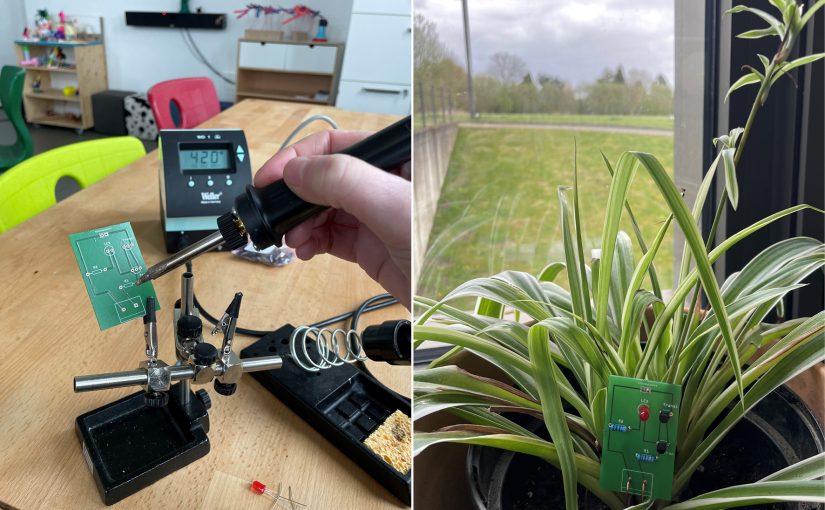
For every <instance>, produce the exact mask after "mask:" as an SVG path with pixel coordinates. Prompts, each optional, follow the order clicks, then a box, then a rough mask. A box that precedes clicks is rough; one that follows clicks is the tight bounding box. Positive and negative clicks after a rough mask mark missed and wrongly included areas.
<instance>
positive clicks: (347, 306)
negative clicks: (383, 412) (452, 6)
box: [0, 100, 410, 510]
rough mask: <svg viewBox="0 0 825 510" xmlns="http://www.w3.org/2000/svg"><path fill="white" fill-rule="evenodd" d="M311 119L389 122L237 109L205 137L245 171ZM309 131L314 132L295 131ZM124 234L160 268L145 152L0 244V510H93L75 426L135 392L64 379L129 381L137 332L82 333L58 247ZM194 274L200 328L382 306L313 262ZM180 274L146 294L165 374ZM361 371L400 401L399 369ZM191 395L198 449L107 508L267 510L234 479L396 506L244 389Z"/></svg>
mask: <svg viewBox="0 0 825 510" xmlns="http://www.w3.org/2000/svg"><path fill="white" fill-rule="evenodd" d="M318 113H325V114H328V115H330V116H332V117H333V118H334V119H335V120H336V121H337V122H338V123H339V126H340V127H341V128H342V129H366V130H378V129H380V128H382V127H384V126H386V125H388V124H390V123H391V122H392V121H394V120H395V118H393V117H390V116H384V115H372V114H359V113H351V112H344V111H341V110H338V109H336V108H331V107H323V106H311V105H299V104H290V103H278V102H270V101H258V100H247V101H244V102H242V103H240V104H238V105H236V106H234V107H232V108H230V109H229V110H227V111H225V112H223V113H221V114H220V115H219V116H217V117H215V118H214V119H211V120H210V121H208V122H207V123H206V124H205V126H206V127H214V128H243V129H244V130H245V132H246V137H247V141H248V143H249V148H250V153H251V157H252V167H253V168H254V169H257V168H258V167H259V166H260V165H262V164H263V163H264V161H266V160H267V159H268V158H269V157H270V156H271V155H272V154H274V153H275V152H276V150H277V149H278V147H279V146H280V144H281V142H282V140H284V139H285V138H286V136H287V135H288V134H289V133H290V131H291V130H292V129H293V128H294V127H295V126H296V125H297V124H298V123H299V122H301V121H302V120H303V119H305V118H307V117H308V116H310V115H314V114H318ZM324 128H325V124H323V123H314V124H313V125H312V126H311V127H310V129H309V130H308V132H309V131H311V130H312V129H314V130H321V129H324ZM302 134H304V135H305V134H306V133H302ZM124 221H130V222H131V223H132V227H133V228H134V231H135V235H136V237H137V240H138V243H139V245H140V247H141V250H142V252H143V255H144V258H145V260H146V262H147V263H148V264H152V263H154V262H157V261H158V260H160V259H161V258H163V257H164V256H165V255H166V254H165V251H164V245H163V235H162V231H161V225H160V218H159V198H158V155H157V154H156V153H154V152H153V153H151V154H149V155H147V156H146V157H144V158H142V159H140V160H139V161H137V162H135V163H134V164H132V165H130V166H129V167H127V168H125V169H123V170H121V171H119V172H117V173H116V174H113V175H111V176H110V177H108V178H106V179H104V180H102V181H101V182H99V183H97V184H95V185H94V186H91V187H89V188H87V189H85V190H83V191H81V192H79V193H77V194H75V195H73V196H71V197H69V198H68V199H66V200H64V201H63V202H60V203H59V204H57V205H56V206H55V207H53V208H52V209H50V210H48V211H46V212H44V213H42V214H40V215H38V216H36V217H34V218H32V219H31V220H29V221H27V222H25V223H23V224H21V225H19V226H17V227H15V228H14V229H12V230H10V231H8V232H6V233H5V234H3V235H2V236H0V351H1V352H2V354H0V507H4V504H5V505H10V506H12V507H17V508H26V509H28V508H50V509H51V508H94V507H102V506H103V503H102V501H101V499H100V495H99V494H98V491H97V487H96V486H95V483H94V480H93V479H92V476H91V475H90V473H89V469H88V468H87V467H86V464H85V462H84V460H83V457H82V455H81V449H80V443H79V441H78V439H77V437H76V435H75V430H74V422H75V418H76V417H77V416H78V415H80V414H82V413H85V412H87V411H90V410H92V409H95V408H97V407H99V406H101V405H104V404H106V403H108V402H111V401H113V400H115V399H118V398H121V397H123V396H125V395H128V394H130V393H132V392H134V391H135V388H123V389H119V390H105V391H95V392H90V393H80V394H75V393H74V392H73V390H72V378H73V377H74V376H75V375H82V374H94V373H103V372H115V371H121V370H133V369H135V368H137V365H138V362H140V361H141V360H143V359H145V353H144V340H143V325H142V323H141V321H139V320H137V321H132V322H130V323H128V324H124V325H120V326H118V327H115V328H111V329H109V330H107V331H103V332H101V331H100V330H99V329H98V326H97V322H96V321H95V317H94V314H93V312H92V308H91V305H90V304H89V299H88V297H87V295H86V290H85V288H84V285H83V280H82V279H81V277H80V274H79V271H78V268H77V263H76V261H75V259H74V256H73V254H72V249H71V246H70V244H69V241H68V235H69V234H71V233H73V232H79V231H83V230H88V229H92V228H96V227H101V226H105V225H111V224H115V223H120V222H124ZM194 271H195V276H196V281H195V290H196V293H197V295H198V299H199V300H200V301H201V303H202V304H203V306H205V307H206V309H207V310H208V311H209V312H210V313H212V314H220V313H221V311H222V309H223V308H225V307H226V305H227V303H228V302H229V301H230V300H231V298H232V295H233V294H234V293H235V292H236V291H239V290H240V291H243V293H244V301H243V306H242V308H241V316H240V320H239V324H240V325H242V326H245V327H251V328H254V329H275V328H276V327H278V326H280V325H282V324H284V323H286V322H290V323H292V324H296V325H298V324H307V323H311V322H314V321H316V320H319V319H322V318H326V317H330V316H332V315H337V314H338V313H341V312H344V311H348V310H351V309H353V308H355V307H356V306H357V305H358V304H359V303H360V302H361V301H362V300H364V299H366V298H368V297H370V296H373V295H375V294H378V293H381V292H383V290H382V289H381V287H380V286H379V285H378V284H376V283H375V282H373V281H372V280H371V279H370V278H369V277H368V276H367V275H366V274H364V272H363V271H361V269H360V268H359V267H358V266H356V265H354V264H350V263H347V262H343V261H341V260H338V259H336V258H333V257H331V256H328V255H324V256H320V257H316V258H314V259H312V260H311V261H309V262H302V261H299V260H296V261H295V262H292V263H291V264H289V265H288V266H286V267H282V268H269V267H266V266H263V265H260V264H253V263H250V262H247V261H243V260H240V259H238V258H237V257H233V256H231V255H229V254H225V253H208V254H206V255H204V256H201V257H200V258H198V259H196V260H195V263H194ZM180 273H181V270H178V271H175V272H174V273H170V274H169V275H167V276H164V277H162V278H161V279H159V280H157V281H156V282H155V289H156V291H157V295H158V299H159V301H160V304H161V306H162V310H161V311H160V312H159V315H158V321H159V333H160V358H161V359H163V360H165V361H167V362H172V361H174V360H175V354H174V345H173V336H172V319H171V309H172V305H173V303H174V301H175V299H177V297H179V292H180ZM407 313H408V312H407V311H406V310H405V309H403V308H402V307H401V306H400V305H396V306H393V307H390V308H387V309H383V310H380V311H376V312H372V313H369V314H366V315H365V316H364V318H363V319H362V321H361V322H362V324H361V326H362V327H363V326H366V325H369V324H374V323H378V322H381V321H384V320H388V319H392V318H399V317H404V316H406V315H407ZM253 341H254V339H252V338H250V337H245V336H238V337H236V340H235V347H236V349H237V350H238V351H240V350H241V349H242V348H244V347H246V346H247V345H249V344H251V343H252V342H253ZM368 365H369V368H370V370H372V371H373V373H374V374H375V375H376V376H377V377H378V378H379V379H380V380H381V381H382V382H384V383H386V384H387V385H388V386H389V387H391V388H393V389H394V390H396V391H398V392H400V393H402V394H404V395H407V396H409V395H410V371H409V368H408V367H391V366H389V365H386V364H378V363H372V362H369V363H368ZM205 387H207V389H208V391H209V392H210V395H211V396H212V401H213V405H212V409H211V410H210V412H209V415H210V422H211V430H210V432H209V438H210V442H211V445H212V451H211V452H210V453H209V454H208V455H207V456H206V457H204V458H202V459H200V460H198V461H196V462H194V463H193V464H191V465H189V466H187V467H186V468H183V469H181V470H179V471H176V472H175V473H174V474H172V475H171V476H168V477H166V478H164V479H163V480H161V481H159V482H157V483H155V484H154V485H152V486H150V487H148V488H146V489H144V490H142V491H140V492H138V493H137V494H135V495H133V496H130V497H128V498H126V499H125V500H123V501H121V502H120V503H118V504H117V505H116V506H118V507H121V508H132V507H137V508H182V509H185V508H240V507H242V508H246V509H249V510H252V509H256V508H261V509H265V508H270V507H271V506H272V501H271V500H269V499H267V498H266V497H265V496H257V495H255V494H253V493H252V492H250V491H249V490H248V488H247V486H246V483H245V481H247V480H251V479H257V480H260V481H262V482H263V483H265V484H267V485H268V486H269V487H272V488H275V487H277V486H278V484H279V483H280V484H282V486H283V487H284V488H286V487H287V486H289V487H291V489H292V494H293V497H294V499H295V500H297V501H299V502H301V503H305V504H308V505H309V508H317V509H324V508H336V509H345V508H352V509H364V508H396V507H402V506H403V505H401V504H400V503H399V502H398V500H396V499H395V498H394V497H393V496H392V495H391V494H390V493H389V492H388V491H386V490H385V489H384V488H383V487H382V486H381V485H379V484H378V483H377V482H375V481H374V480H373V479H372V478H371V477H369V476H368V475H367V474H366V473H365V472H364V471H362V470H361V469H360V468H359V467H358V466H357V465H356V464H355V463H354V462H352V461H351V460H350V459H349V458H347V457H346V456H345V455H344V454H342V453H341V452H339V451H338V450H337V449H336V448H335V447H334V446H332V445H331V444H330V443H329V442H327V441H326V440H325V439H324V438H323V437H322V436H320V435H319V434H318V433H317V432H315V430H314V429H312V428H311V427H310V426H309V425H307V424H306V423H304V422H303V421H302V420H301V419H300V418H299V417H298V416H297V415H295V414H294V413H293V412H292V411H290V410H289V409H288V408H287V407H286V406H285V405H284V404H282V403H281V402H280V401H278V400H277V399H276V398H275V397H273V396H272V395H271V394H270V393H268V392H267V391H266V390H264V389H263V387H261V386H260V385H259V384H258V383H257V382H256V381H254V380H253V379H252V378H251V377H250V376H248V375H247V376H244V379H243V380H242V381H241V382H240V384H239V387H238V391H237V392H236V393H235V395H233V396H232V397H221V396H220V395H216V394H215V393H214V391H213V389H212V387H211V385H207V386H205ZM195 388H197V386H195ZM279 508H280V507H279Z"/></svg>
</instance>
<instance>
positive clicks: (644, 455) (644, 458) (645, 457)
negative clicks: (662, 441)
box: [636, 453, 658, 462]
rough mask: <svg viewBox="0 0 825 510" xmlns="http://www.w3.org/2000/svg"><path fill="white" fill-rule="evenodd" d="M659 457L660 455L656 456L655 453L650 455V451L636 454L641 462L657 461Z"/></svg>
mask: <svg viewBox="0 0 825 510" xmlns="http://www.w3.org/2000/svg"><path fill="white" fill-rule="evenodd" d="M657 458H658V457H656V456H655V455H650V454H649V453H637V454H636V460H638V461H640V462H656V459H657Z"/></svg>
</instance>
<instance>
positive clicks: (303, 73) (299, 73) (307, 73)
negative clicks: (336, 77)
mask: <svg viewBox="0 0 825 510" xmlns="http://www.w3.org/2000/svg"><path fill="white" fill-rule="evenodd" d="M238 71H260V72H263V73H278V74H287V75H289V74H292V75H296V76H323V77H329V76H330V73H321V72H312V71H287V70H284V69H278V70H274V69H267V68H265V67H250V66H238Z"/></svg>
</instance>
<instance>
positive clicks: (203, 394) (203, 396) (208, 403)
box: [195, 389, 212, 411]
mask: <svg viewBox="0 0 825 510" xmlns="http://www.w3.org/2000/svg"><path fill="white" fill-rule="evenodd" d="M195 396H196V397H198V399H199V400H200V401H201V404H203V407H204V409H206V410H207V411H208V410H210V409H212V399H211V398H210V397H209V392H207V391H206V390H204V389H199V390H198V391H196V392H195Z"/></svg>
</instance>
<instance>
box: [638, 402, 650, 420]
mask: <svg viewBox="0 0 825 510" xmlns="http://www.w3.org/2000/svg"><path fill="white" fill-rule="evenodd" d="M648 418H650V408H649V407H647V406H645V405H642V406H639V419H640V420H642V421H647V419H648Z"/></svg>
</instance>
